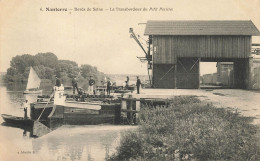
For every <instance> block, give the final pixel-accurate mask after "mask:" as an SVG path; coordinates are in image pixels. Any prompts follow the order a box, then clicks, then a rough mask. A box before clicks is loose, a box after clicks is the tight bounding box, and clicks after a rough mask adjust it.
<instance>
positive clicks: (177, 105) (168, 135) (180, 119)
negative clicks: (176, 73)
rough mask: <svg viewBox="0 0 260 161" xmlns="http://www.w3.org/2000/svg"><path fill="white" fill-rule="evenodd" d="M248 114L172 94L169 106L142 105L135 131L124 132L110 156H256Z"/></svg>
mask: <svg viewBox="0 0 260 161" xmlns="http://www.w3.org/2000/svg"><path fill="white" fill-rule="evenodd" d="M251 121H252V118H247V117H242V116H240V115H238V114H237V113H232V112H230V111H227V110H226V109H219V108H215V107H214V106H212V105H209V104H204V103H201V102H200V101H199V100H198V99H197V98H196V97H191V96H189V97H176V98H175V99H173V100H171V105H170V106H169V107H167V108H166V107H160V108H159V107H156V108H150V107H145V108H142V109H141V112H140V128H139V130H138V132H131V133H129V134H126V135H125V136H124V137H123V139H122V141H121V144H120V146H119V147H118V149H117V153H116V154H114V155H113V156H111V157H110V160H178V159H179V160H257V159H258V158H260V155H259V154H260V148H259V138H258V136H257V127H256V126H255V125H252V124H250V122H251Z"/></svg>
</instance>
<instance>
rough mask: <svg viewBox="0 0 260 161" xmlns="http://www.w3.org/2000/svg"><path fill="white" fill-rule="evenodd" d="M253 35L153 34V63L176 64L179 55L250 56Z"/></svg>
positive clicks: (206, 56) (203, 56)
mask: <svg viewBox="0 0 260 161" xmlns="http://www.w3.org/2000/svg"><path fill="white" fill-rule="evenodd" d="M250 51H251V36H153V63H154V64H175V63H176V62H177V57H198V58H248V57H249V55H250Z"/></svg>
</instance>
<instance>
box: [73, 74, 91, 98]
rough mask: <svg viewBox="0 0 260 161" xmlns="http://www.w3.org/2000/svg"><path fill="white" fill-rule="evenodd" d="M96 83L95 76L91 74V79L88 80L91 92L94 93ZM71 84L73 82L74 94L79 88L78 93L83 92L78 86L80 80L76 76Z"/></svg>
mask: <svg viewBox="0 0 260 161" xmlns="http://www.w3.org/2000/svg"><path fill="white" fill-rule="evenodd" d="M95 83H96V82H95V80H94V79H93V77H92V76H90V79H89V81H88V84H89V88H88V89H89V92H90V93H94V84H95ZM71 84H72V87H73V94H75V89H76V90H77V92H78V94H81V93H82V91H81V90H79V88H78V81H77V80H76V78H75V77H73V78H72V82H71Z"/></svg>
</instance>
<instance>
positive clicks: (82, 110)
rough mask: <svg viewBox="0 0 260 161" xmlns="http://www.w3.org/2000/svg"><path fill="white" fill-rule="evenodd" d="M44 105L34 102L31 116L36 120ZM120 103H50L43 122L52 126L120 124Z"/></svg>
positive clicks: (43, 115)
mask: <svg viewBox="0 0 260 161" xmlns="http://www.w3.org/2000/svg"><path fill="white" fill-rule="evenodd" d="M43 108H44V106H43V105H39V104H32V106H31V118H33V119H34V120H36V119H37V118H38V117H39V115H40V113H41V112H42V110H43ZM120 109H121V105H120V104H118V103H117V104H98V103H86V102H85V103H79V102H67V103H65V104H64V105H53V104H50V105H48V106H47V107H46V109H45V110H44V112H43V114H42V117H41V119H40V121H41V122H45V123H44V124H45V125H47V126H48V127H50V128H56V127H59V126H62V125H95V124H119V123H120V113H121V112H120Z"/></svg>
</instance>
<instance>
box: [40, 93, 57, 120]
mask: <svg viewBox="0 0 260 161" xmlns="http://www.w3.org/2000/svg"><path fill="white" fill-rule="evenodd" d="M53 95H54V92H53V93H52V94H51V95H50V99H49V101H48V102H47V103H46V105H45V107H44V109H43V110H42V112H41V114H40V116H39V117H38V119H37V121H39V120H40V118H41V116H42V114H43V112H44V110H45V108H46V107H47V105H48V104H49V102H50V101H51V99H52V97H53Z"/></svg>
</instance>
